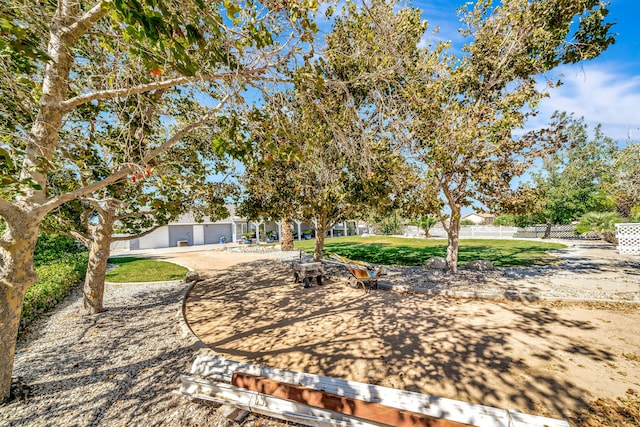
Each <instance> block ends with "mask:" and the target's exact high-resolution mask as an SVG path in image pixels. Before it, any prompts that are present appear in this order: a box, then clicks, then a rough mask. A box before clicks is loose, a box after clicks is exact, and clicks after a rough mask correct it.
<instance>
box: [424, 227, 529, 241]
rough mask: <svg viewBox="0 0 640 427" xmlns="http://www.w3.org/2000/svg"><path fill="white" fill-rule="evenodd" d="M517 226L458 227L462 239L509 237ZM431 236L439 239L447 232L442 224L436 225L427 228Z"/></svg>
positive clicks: (444, 237) (443, 237) (445, 236)
mask: <svg viewBox="0 0 640 427" xmlns="http://www.w3.org/2000/svg"><path fill="white" fill-rule="evenodd" d="M517 230H518V229H517V227H505V226H499V225H463V226H461V227H460V238H462V239H511V238H512V237H514V236H513V235H514V234H515V233H516V231H517ZM429 234H431V236H433V237H436V238H441V239H446V238H447V232H446V231H444V229H443V228H442V226H440V225H436V226H434V227H433V228H431V230H429Z"/></svg>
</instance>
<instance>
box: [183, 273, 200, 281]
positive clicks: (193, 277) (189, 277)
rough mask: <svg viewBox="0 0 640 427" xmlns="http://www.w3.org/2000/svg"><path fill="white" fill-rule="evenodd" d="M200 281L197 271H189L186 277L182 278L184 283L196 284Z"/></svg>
mask: <svg viewBox="0 0 640 427" xmlns="http://www.w3.org/2000/svg"><path fill="white" fill-rule="evenodd" d="M199 280H200V275H199V274H198V272H197V271H189V272H188V273H187V275H186V276H185V277H184V281H185V282H187V283H189V282H198V281H199Z"/></svg>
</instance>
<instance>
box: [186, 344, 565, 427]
mask: <svg viewBox="0 0 640 427" xmlns="http://www.w3.org/2000/svg"><path fill="white" fill-rule="evenodd" d="M235 371H239V372H243V373H247V374H251V375H256V376H260V377H265V378H269V379H273V380H277V381H282V382H285V383H289V384H295V385H300V386H303V387H308V388H311V389H314V390H319V391H324V392H327V393H332V394H337V395H341V396H345V397H350V398H353V399H358V400H364V401H367V402H374V403H380V404H382V405H385V406H390V407H392V408H396V409H402V410H405V411H410V412H417V413H419V414H424V415H429V416H432V417H436V418H444V419H447V420H451V421H457V422H460V423H463V424H470V425H474V426H481V427H543V426H547V427H569V424H568V423H567V422H566V421H564V420H558V419H553V418H546V417H539V416H535V415H529V414H524V413H522V412H518V411H510V410H505V409H499V408H493V407H490V406H484V405H477V404H472V403H467V402H462V401H458V400H453V399H445V398H441V397H436V396H429V395H425V394H420V393H414V392H410V391H405V390H397V389H392V388H388V387H381V386H376V385H373V384H363V383H359V382H355V381H348V380H342V379H339V378H331V377H323V376H319V375H313V374H307V373H302V372H294V371H287V370H281V369H275V368H269V367H266V366H259V365H253V364H250V363H241V362H236V361H233V360H229V359H226V358H224V357H220V356H207V355H199V356H197V357H196V359H195V360H194V362H193V365H192V367H191V373H192V374H193V375H198V376H201V377H205V378H206V377H208V376H210V375H217V376H218V378H220V379H224V381H227V382H230V381H231V376H232V374H233V372H235Z"/></svg>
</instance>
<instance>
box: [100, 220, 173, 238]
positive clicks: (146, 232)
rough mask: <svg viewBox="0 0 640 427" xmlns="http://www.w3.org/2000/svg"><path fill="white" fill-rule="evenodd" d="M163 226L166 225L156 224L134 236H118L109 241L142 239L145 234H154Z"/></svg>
mask: <svg viewBox="0 0 640 427" xmlns="http://www.w3.org/2000/svg"><path fill="white" fill-rule="evenodd" d="M165 225H167V224H156V225H154V226H153V227H151V228H149V229H147V230H145V231H143V232H140V233H138V234H134V235H132V236H120V237H113V238H112V239H111V241H112V242H122V241H125V240H131V239H139V238H140V237H144V236H146V235H147V234H151V233H153V232H154V231H156V230H157V229H158V228H160V227H164V226H165Z"/></svg>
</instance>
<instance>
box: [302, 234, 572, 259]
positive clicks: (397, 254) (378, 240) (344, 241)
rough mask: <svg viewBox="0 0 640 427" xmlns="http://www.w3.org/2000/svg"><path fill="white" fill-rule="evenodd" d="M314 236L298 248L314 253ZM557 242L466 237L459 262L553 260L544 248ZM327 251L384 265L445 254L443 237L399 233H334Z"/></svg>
mask: <svg viewBox="0 0 640 427" xmlns="http://www.w3.org/2000/svg"><path fill="white" fill-rule="evenodd" d="M314 244H315V241H314V240H306V241H300V242H295V247H296V249H302V250H304V251H305V252H309V253H313V246H314ZM565 247H566V246H565V245H562V244H558V243H546V242H539V241H529V240H489V239H468V240H467V239H464V240H461V241H460V250H459V255H458V259H459V264H460V265H461V266H464V265H465V264H466V263H467V262H469V261H473V260H475V259H486V260H489V261H491V262H492V263H493V264H494V265H495V266H496V267H509V266H532V265H545V264H551V263H553V262H555V261H556V259H555V258H554V257H552V256H550V255H548V254H547V253H545V251H547V250H550V249H560V248H565ZM324 248H325V251H330V252H335V253H337V254H338V255H341V256H344V257H347V258H350V259H353V260H359V261H365V262H371V263H374V264H383V265H423V264H424V263H425V261H426V260H427V259H429V258H431V257H434V256H440V257H445V256H446V253H447V241H446V240H444V239H404V238H400V237H388V236H372V237H359V236H350V237H335V238H327V239H326V240H325V245H324Z"/></svg>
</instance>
